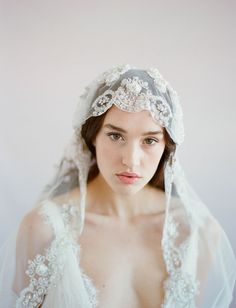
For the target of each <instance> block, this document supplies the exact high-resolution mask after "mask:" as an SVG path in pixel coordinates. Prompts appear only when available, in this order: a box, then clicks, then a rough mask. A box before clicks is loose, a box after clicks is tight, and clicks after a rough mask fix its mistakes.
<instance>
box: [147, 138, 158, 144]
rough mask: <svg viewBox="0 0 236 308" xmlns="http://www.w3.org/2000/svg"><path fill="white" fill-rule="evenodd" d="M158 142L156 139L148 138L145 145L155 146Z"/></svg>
mask: <svg viewBox="0 0 236 308" xmlns="http://www.w3.org/2000/svg"><path fill="white" fill-rule="evenodd" d="M157 142H158V140H157V139H154V138H146V139H145V143H146V144H148V145H154V144H156V143H157Z"/></svg>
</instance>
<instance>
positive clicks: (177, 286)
mask: <svg viewBox="0 0 236 308" xmlns="http://www.w3.org/2000/svg"><path fill="white" fill-rule="evenodd" d="M168 215H169V216H168V219H167V222H166V229H165V232H164V234H163V241H162V246H163V251H164V252H163V256H164V259H165V263H166V269H167V272H168V274H169V277H168V278H167V280H166V281H165V283H164V288H165V298H164V302H163V305H162V308H169V307H172V306H169V303H172V305H173V304H174V305H175V307H178V308H195V307H196V305H195V297H196V294H197V292H198V285H199V283H198V281H196V280H195V277H194V276H193V275H191V274H189V273H187V272H186V271H184V269H183V264H184V259H185V256H186V254H187V251H188V241H185V242H183V243H182V244H181V245H180V246H178V247H176V246H175V240H176V238H177V237H178V235H179V232H178V226H179V224H178V223H177V222H175V221H174V219H173V217H172V216H171V215H170V214H168Z"/></svg>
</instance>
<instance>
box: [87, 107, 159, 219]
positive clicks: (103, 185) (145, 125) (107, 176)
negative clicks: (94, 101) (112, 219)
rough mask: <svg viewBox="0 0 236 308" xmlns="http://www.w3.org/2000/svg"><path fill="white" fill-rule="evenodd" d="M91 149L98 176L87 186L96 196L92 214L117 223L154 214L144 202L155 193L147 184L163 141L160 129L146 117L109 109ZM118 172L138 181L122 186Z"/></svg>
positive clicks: (156, 164) (113, 108)
mask: <svg viewBox="0 0 236 308" xmlns="http://www.w3.org/2000/svg"><path fill="white" fill-rule="evenodd" d="M94 146H95V149H96V157H97V164H98V168H99V171H100V173H99V175H98V176H97V177H96V178H95V180H93V181H92V183H90V184H89V185H88V195H92V196H96V206H94V208H96V211H97V212H98V211H101V212H103V213H106V214H107V215H109V216H117V217H118V218H119V219H120V220H122V219H123V220H127V219H128V218H130V217H134V216H137V215H142V214H148V213H154V212H157V211H158V207H157V206H156V205H155V207H154V208H153V207H150V206H149V207H148V206H147V204H146V202H145V200H147V199H146V198H147V197H148V198H150V197H151V196H152V193H153V192H156V190H154V189H153V188H151V187H150V186H149V185H147V184H148V182H149V181H150V180H151V178H152V177H153V175H154V174H155V172H156V169H157V166H158V164H159V161H160V159H161V156H162V154H163V152H164V149H165V140H164V134H163V128H162V127H161V126H160V125H159V124H158V123H156V122H155V121H154V120H153V119H152V117H151V115H150V113H149V112H148V111H141V112H137V113H129V112H124V111H122V110H120V109H118V108H117V107H116V106H113V107H112V108H111V109H110V110H109V111H108V113H107V115H106V117H105V120H104V123H103V126H102V128H101V129H100V131H99V133H98V135H97V136H96V139H95V140H94ZM122 172H132V173H135V174H137V175H138V176H139V179H138V180H137V181H136V182H135V183H132V184H127V183H123V182H122V181H121V180H120V178H119V177H118V176H117V174H120V173H122ZM97 192H99V193H97ZM98 198H99V200H98ZM91 203H93V202H88V206H89V204H91ZM88 210H89V208H88Z"/></svg>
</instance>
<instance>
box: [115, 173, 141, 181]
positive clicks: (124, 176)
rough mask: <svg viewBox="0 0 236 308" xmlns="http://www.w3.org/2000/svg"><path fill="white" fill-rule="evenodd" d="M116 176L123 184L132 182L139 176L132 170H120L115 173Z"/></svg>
mask: <svg viewBox="0 0 236 308" xmlns="http://www.w3.org/2000/svg"><path fill="white" fill-rule="evenodd" d="M117 177H118V178H119V180H120V181H121V182H122V183H124V184H133V183H135V182H137V181H138V180H139V179H140V178H141V177H140V176H139V175H138V174H136V173H133V172H122V173H119V174H117Z"/></svg>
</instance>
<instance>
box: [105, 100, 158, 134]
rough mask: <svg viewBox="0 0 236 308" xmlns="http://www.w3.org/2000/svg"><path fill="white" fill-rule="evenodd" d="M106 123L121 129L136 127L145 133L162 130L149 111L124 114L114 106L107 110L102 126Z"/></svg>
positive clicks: (124, 112)
mask: <svg viewBox="0 0 236 308" xmlns="http://www.w3.org/2000/svg"><path fill="white" fill-rule="evenodd" d="M108 123H109V124H113V125H115V126H119V127H123V128H129V127H136V128H140V129H141V130H145V131H146V130H150V131H151V130H153V131H154V130H159V131H163V130H164V129H163V127H162V126H161V125H160V124H159V123H158V122H156V121H154V119H153V117H152V116H151V113H150V112H149V111H147V110H142V111H139V112H126V111H123V110H121V109H119V108H118V107H116V106H115V105H113V106H112V107H111V108H110V109H109V110H108V112H107V114H106V116H105V119H104V122H103V125H106V124H108Z"/></svg>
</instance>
